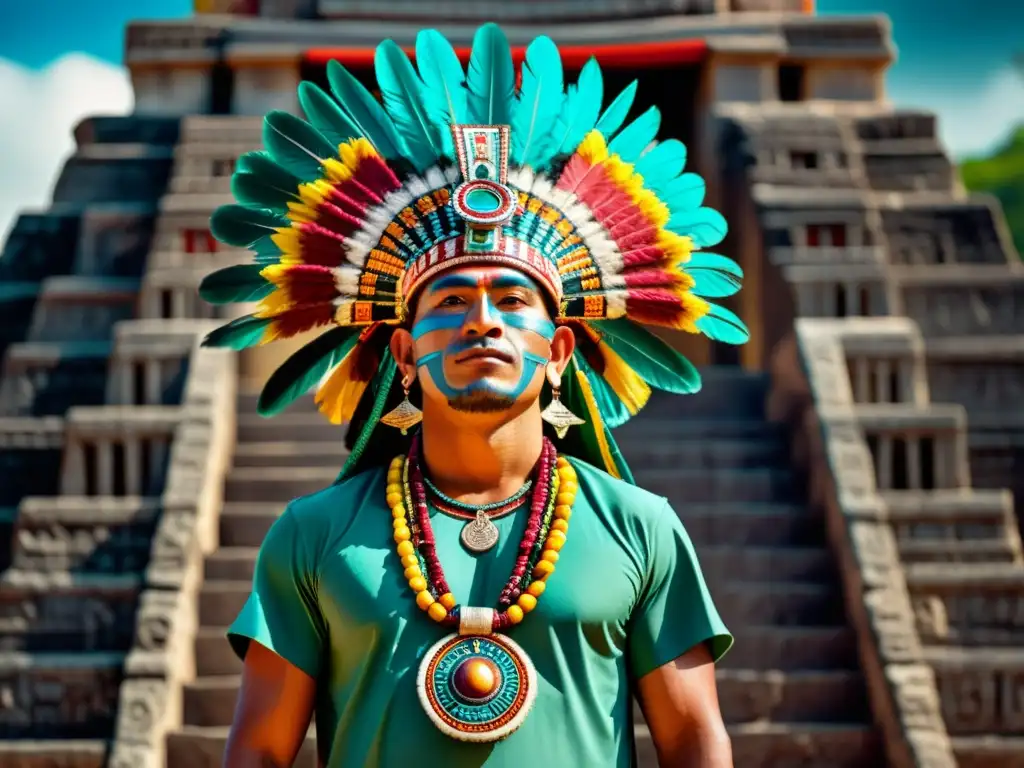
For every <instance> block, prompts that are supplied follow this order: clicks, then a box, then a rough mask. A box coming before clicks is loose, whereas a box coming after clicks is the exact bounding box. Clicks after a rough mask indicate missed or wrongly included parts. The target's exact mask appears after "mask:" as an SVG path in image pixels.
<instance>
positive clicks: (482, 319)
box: [464, 296, 503, 339]
mask: <svg viewBox="0 0 1024 768" xmlns="http://www.w3.org/2000/svg"><path fill="white" fill-rule="evenodd" d="M464 330H465V332H466V334H468V335H470V336H487V337H490V338H492V339H497V338H501V336H502V334H503V330H502V325H501V314H500V313H499V312H498V310H497V309H496V308H495V306H494V305H493V304H491V300H490V297H488V296H482V297H481V298H480V299H478V300H477V301H476V302H475V303H474V304H473V306H472V307H470V309H469V313H468V314H467V316H466V322H465V325H464Z"/></svg>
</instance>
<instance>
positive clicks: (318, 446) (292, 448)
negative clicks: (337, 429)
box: [234, 439, 349, 470]
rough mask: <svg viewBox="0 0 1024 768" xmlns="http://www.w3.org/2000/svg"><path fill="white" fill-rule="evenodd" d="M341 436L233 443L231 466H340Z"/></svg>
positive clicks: (343, 452) (342, 453)
mask: <svg viewBox="0 0 1024 768" xmlns="http://www.w3.org/2000/svg"><path fill="white" fill-rule="evenodd" d="M348 453H349V452H348V450H347V449H346V448H345V444H344V442H343V441H342V440H341V439H338V440H335V441H333V442H327V443H311V442H308V441H305V442H299V441H278V442H273V443H239V444H238V445H236V446H235V453H234V466H235V467H236V468H242V467H245V468H247V467H310V468H314V467H315V468H319V467H334V468H336V469H337V470H340V469H341V467H342V465H343V464H344V463H345V459H346V458H347V457H348Z"/></svg>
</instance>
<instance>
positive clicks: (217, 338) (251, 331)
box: [203, 315, 273, 351]
mask: <svg viewBox="0 0 1024 768" xmlns="http://www.w3.org/2000/svg"><path fill="white" fill-rule="evenodd" d="M272 320H273V318H271V317H256V316H255V315H245V316H243V317H239V318H237V319H235V320H232V321H231V322H230V323H228V324H227V325H222V326H221V327H220V328H215V329H214V330H212V331H210V333H208V334H207V335H206V338H205V339H203V346H204V347H218V348H221V349H233V350H235V351H241V350H243V349H248V348H249V347H254V346H256V345H257V344H259V342H260V339H262V338H263V331H264V330H265V329H266V327H267V326H268V325H270V323H271V321H272Z"/></svg>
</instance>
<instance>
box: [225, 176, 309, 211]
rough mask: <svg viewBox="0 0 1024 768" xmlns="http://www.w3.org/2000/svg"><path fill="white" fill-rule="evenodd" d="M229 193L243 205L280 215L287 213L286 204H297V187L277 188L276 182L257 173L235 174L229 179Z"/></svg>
mask: <svg viewBox="0 0 1024 768" xmlns="http://www.w3.org/2000/svg"><path fill="white" fill-rule="evenodd" d="M231 192H232V194H233V195H234V196H235V199H237V200H238V202H240V203H244V204H245V205H253V206H258V207H260V208H266V209H269V210H272V211H277V212H278V213H281V214H286V213H288V203H289V202H298V201H299V200H300V199H301V198H300V197H299V195H298V186H294V187H279V186H277V184H276V182H275V181H274V180H272V179H269V178H268V177H266V176H264V175H262V174H259V173H250V172H248V171H242V172H236V173H235V174H234V176H232V177H231Z"/></svg>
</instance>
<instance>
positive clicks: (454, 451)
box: [422, 407, 544, 504]
mask: <svg viewBox="0 0 1024 768" xmlns="http://www.w3.org/2000/svg"><path fill="white" fill-rule="evenodd" d="M472 421H473V420H472V419H465V420H464V419H459V420H458V423H456V422H455V421H454V420H452V419H451V418H450V416H449V414H448V413H444V412H442V413H429V412H428V411H426V410H425V411H424V414H423V431H422V435H423V461H424V465H425V467H424V469H425V472H426V474H427V476H428V477H429V478H430V480H431V482H432V483H433V484H434V485H436V486H437V488H438V489H439V490H440V491H441V492H442V493H444V494H445V495H447V496H451V497H452V498H455V499H458V500H459V501H464V502H466V503H468V504H488V503H491V502H494V501H501V500H502V499H507V498H508V497H509V496H512V495H513V494H514V493H515V492H516V491H518V490H519V489H520V488H522V487H523V484H524V483H526V481H527V480H528V479H529V477H530V473H531V472H532V471H533V468H534V466H535V465H536V464H537V460H538V459H539V458H540V452H541V446H542V443H543V434H544V432H543V424H542V422H541V419H540V411H539V409H538V408H536V407H533V408H530V409H528V410H527V411H526V412H525V413H521V414H519V415H518V416H517V417H516V418H514V419H511V420H509V421H506V422H504V423H500V424H480V425H476V424H472V423H470V424H467V423H466V422H472ZM483 421H484V420H482V419H481V422H483Z"/></svg>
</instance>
